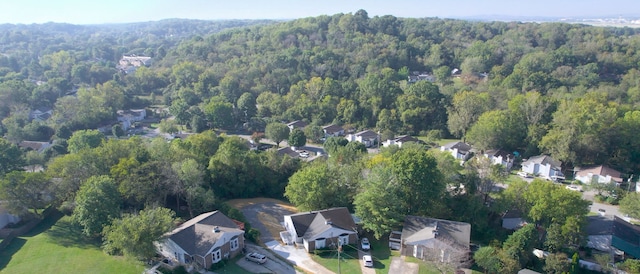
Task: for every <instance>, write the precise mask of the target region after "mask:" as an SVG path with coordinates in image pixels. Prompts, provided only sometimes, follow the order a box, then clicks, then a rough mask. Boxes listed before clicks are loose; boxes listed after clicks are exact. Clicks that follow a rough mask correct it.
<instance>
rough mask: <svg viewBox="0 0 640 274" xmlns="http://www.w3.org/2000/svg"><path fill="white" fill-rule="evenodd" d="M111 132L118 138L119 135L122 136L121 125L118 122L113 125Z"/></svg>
mask: <svg viewBox="0 0 640 274" xmlns="http://www.w3.org/2000/svg"><path fill="white" fill-rule="evenodd" d="M111 133H112V134H113V136H114V137H116V138H120V137H122V136H124V130H123V129H122V125H120V124H115V125H113V126H112V127H111Z"/></svg>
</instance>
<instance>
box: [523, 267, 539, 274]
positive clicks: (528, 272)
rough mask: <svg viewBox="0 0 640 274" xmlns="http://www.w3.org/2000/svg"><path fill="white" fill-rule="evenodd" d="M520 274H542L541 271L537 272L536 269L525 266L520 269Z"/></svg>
mask: <svg viewBox="0 0 640 274" xmlns="http://www.w3.org/2000/svg"><path fill="white" fill-rule="evenodd" d="M518 274H540V272H536V271H533V270H531V269H526V268H523V269H521V270H520V271H518Z"/></svg>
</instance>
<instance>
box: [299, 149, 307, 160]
mask: <svg viewBox="0 0 640 274" xmlns="http://www.w3.org/2000/svg"><path fill="white" fill-rule="evenodd" d="M300 157H301V158H309V152H307V151H304V150H303V151H301V152H300Z"/></svg>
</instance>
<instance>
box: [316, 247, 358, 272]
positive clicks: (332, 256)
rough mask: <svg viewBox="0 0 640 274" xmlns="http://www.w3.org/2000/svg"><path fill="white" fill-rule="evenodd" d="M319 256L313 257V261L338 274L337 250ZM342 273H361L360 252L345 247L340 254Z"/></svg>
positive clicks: (324, 252) (322, 252) (323, 252)
mask: <svg viewBox="0 0 640 274" xmlns="http://www.w3.org/2000/svg"><path fill="white" fill-rule="evenodd" d="M320 252H321V253H320V254H319V255H311V259H313V260H314V261H316V262H317V263H319V264H321V265H323V266H324V267H326V268H327V269H329V270H331V271H333V272H335V273H338V252H336V251H335V250H322V251H320ZM339 267H340V272H341V273H361V270H360V259H359V258H358V251H356V250H355V249H353V248H352V247H350V246H344V249H343V252H341V253H340V266H339Z"/></svg>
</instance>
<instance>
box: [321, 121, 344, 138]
mask: <svg viewBox="0 0 640 274" xmlns="http://www.w3.org/2000/svg"><path fill="white" fill-rule="evenodd" d="M322 131H323V132H324V137H325V138H329V137H331V136H333V137H338V136H342V135H344V128H342V127H341V126H339V125H335V124H331V125H328V126H323V127H322Z"/></svg>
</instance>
